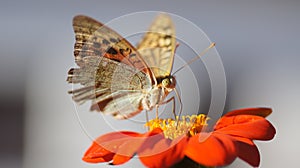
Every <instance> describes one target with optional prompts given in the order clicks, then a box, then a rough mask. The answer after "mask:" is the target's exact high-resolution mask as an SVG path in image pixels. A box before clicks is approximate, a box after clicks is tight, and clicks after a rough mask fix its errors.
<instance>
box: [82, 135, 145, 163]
mask: <svg viewBox="0 0 300 168" xmlns="http://www.w3.org/2000/svg"><path fill="white" fill-rule="evenodd" d="M139 136H143V134H139V133H135V132H128V131H123V132H112V133H108V134H105V135H102V136H100V137H98V138H97V139H96V140H95V141H94V142H93V144H92V145H91V147H90V148H89V149H88V150H87V151H86V152H85V154H84V156H83V158H82V159H83V160H84V161H86V162H89V163H99V162H109V161H111V160H112V159H113V158H114V156H115V153H118V154H119V151H118V150H119V146H121V145H122V144H124V143H126V142H127V141H130V140H131V139H134V138H136V137H139ZM133 153H134V152H128V153H125V154H123V155H125V156H128V157H130V158H131V157H132V155H133ZM120 160H121V159H118V160H117V163H119V162H121V161H120ZM123 162H124V161H123Z"/></svg>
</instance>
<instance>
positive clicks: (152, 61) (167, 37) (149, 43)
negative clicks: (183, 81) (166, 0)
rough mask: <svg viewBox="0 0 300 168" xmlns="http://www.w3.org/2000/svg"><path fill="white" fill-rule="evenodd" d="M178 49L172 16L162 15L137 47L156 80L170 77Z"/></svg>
mask: <svg viewBox="0 0 300 168" xmlns="http://www.w3.org/2000/svg"><path fill="white" fill-rule="evenodd" d="M175 48H176V39H175V28H174V25H173V22H172V20H171V18H170V16H168V15H166V14H160V15H158V16H157V17H156V19H155V20H154V22H153V23H152V24H151V26H150V28H149V30H148V31H147V33H146V34H145V36H144V37H143V39H142V40H141V42H140V43H139V44H138V45H137V49H138V51H139V53H140V54H141V56H142V57H143V59H144V60H145V62H147V64H148V66H149V67H150V68H151V70H152V71H153V73H154V74H155V77H156V78H160V77H165V76H169V75H170V73H171V71H172V66H173V59H174V53H175Z"/></svg>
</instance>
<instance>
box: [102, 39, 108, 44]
mask: <svg viewBox="0 0 300 168" xmlns="http://www.w3.org/2000/svg"><path fill="white" fill-rule="evenodd" d="M102 43H103V44H105V45H108V44H110V42H109V41H108V40H106V39H103V40H102Z"/></svg>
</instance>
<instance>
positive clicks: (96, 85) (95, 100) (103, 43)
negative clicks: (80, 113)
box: [67, 16, 153, 118]
mask: <svg viewBox="0 0 300 168" xmlns="http://www.w3.org/2000/svg"><path fill="white" fill-rule="evenodd" d="M73 28H74V31H75V38H76V42H75V46H74V56H75V62H76V63H77V65H78V66H79V68H72V69H70V70H69V73H68V79H67V81H68V82H70V83H75V84H76V83H80V84H81V85H83V86H84V87H82V88H79V89H75V90H72V91H70V92H69V93H72V94H73V99H74V100H75V101H76V102H78V103H80V104H81V103H84V102H86V101H87V100H92V107H91V109H92V110H97V111H102V112H104V113H109V114H113V115H114V116H116V117H118V118H128V117H130V116H132V115H134V114H136V113H138V112H140V111H141V110H142V107H141V99H142V98H143V93H142V90H143V89H149V88H151V85H152V83H153V79H152V77H151V73H150V69H149V68H148V67H147V64H146V63H145V62H144V60H143V59H142V57H141V56H140V55H139V53H138V52H137V51H136V49H135V48H134V47H133V46H132V45H131V44H130V43H129V42H127V41H126V40H125V39H124V38H122V37H121V36H120V35H119V34H117V33H116V32H115V31H113V30H111V29H110V28H108V27H106V26H105V25H103V24H101V23H99V22H97V21H96V20H94V19H92V18H89V17H86V16H76V17H74V19H73ZM121 113H122V114H121Z"/></svg>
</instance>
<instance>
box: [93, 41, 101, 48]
mask: <svg viewBox="0 0 300 168" xmlns="http://www.w3.org/2000/svg"><path fill="white" fill-rule="evenodd" d="M93 46H94V47H95V48H100V47H101V44H100V43H98V42H94V43H93Z"/></svg>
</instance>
